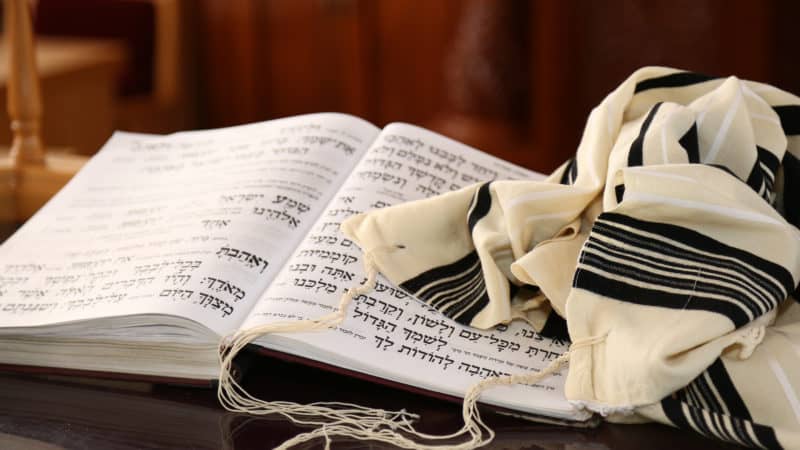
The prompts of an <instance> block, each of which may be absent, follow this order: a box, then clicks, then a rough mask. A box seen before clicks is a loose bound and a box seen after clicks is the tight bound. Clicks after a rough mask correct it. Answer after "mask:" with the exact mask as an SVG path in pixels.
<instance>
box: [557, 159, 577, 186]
mask: <svg viewBox="0 0 800 450" xmlns="http://www.w3.org/2000/svg"><path fill="white" fill-rule="evenodd" d="M576 178H578V161H577V159H576V158H572V159H570V160H569V161H567V165H566V166H565V167H564V172H562V173H561V178H560V179H559V180H558V183H559V184H565V185H571V184H573V183H575V179H576Z"/></svg>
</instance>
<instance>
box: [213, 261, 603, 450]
mask: <svg viewBox="0 0 800 450" xmlns="http://www.w3.org/2000/svg"><path fill="white" fill-rule="evenodd" d="M396 249H397V248H396V247H393V246H386V247H383V248H378V249H373V250H372V251H368V252H365V254H364V259H363V261H364V268H365V270H366V273H367V278H366V280H365V281H364V282H363V283H362V284H361V285H359V286H357V287H351V288H350V289H348V290H347V291H346V292H345V293H344V294H343V295H342V298H341V299H340V301H339V305H338V307H337V309H336V310H335V311H334V312H332V313H330V314H327V315H324V316H322V317H319V318H316V319H307V320H301V321H291V322H274V323H269V324H264V325H260V326H258V327H253V328H250V329H247V330H240V331H237V332H236V333H234V334H233V335H231V336H230V337H228V338H225V339H223V340H222V341H221V342H220V346H219V362H220V375H219V386H218V389H217V398H218V399H219V402H220V404H222V406H223V407H225V409H227V410H228V411H231V412H238V413H246V414H252V415H269V414H278V415H281V416H283V417H285V418H286V419H288V420H290V421H292V422H293V423H295V424H297V425H303V426H313V427H315V429H314V430H312V431H309V432H305V433H302V434H299V435H297V436H295V437H293V438H291V439H289V440H287V441H285V442H284V443H283V444H281V445H280V446H278V447H276V449H289V448H291V447H293V446H295V445H298V444H301V443H304V442H308V441H311V440H314V439H318V438H323V439H324V440H325V448H326V449H328V448H330V443H331V438H333V437H346V438H351V439H356V440H367V441H378V442H384V443H387V444H392V445H395V446H397V447H400V448H405V449H412V450H433V449H450V450H471V449H475V448H479V447H482V446H484V445H487V444H489V443H490V442H491V441H492V440H493V439H494V436H495V433H494V431H493V430H492V429H491V428H489V427H488V426H487V425H486V424H485V423H484V422H483V419H482V418H481V415H480V411H479V410H478V406H477V402H478V399H479V398H480V396H481V394H482V393H483V392H484V391H486V390H487V389H490V388H492V387H495V386H510V385H514V384H535V383H537V382H539V381H541V380H542V379H544V378H545V377H548V376H550V375H551V374H553V373H555V372H557V371H558V370H559V369H561V367H562V366H564V365H565V364H566V363H567V362H568V361H569V357H570V351H571V350H572V349H574V348H577V347H582V346H586V345H592V344H594V343H596V342H599V341H600V340H602V339H604V338H605V336H600V337H595V338H589V339H586V340H583V341H582V342H579V343H573V344H572V346H571V347H570V351H567V352H564V353H563V354H562V355H561V356H559V357H558V358H556V359H555V360H554V361H553V362H552V363H550V364H549V365H548V366H547V367H545V368H544V369H543V370H541V371H539V372H529V373H525V374H517V375H508V376H502V377H490V378H486V379H484V380H482V381H480V382H478V383H476V384H475V385H473V386H472V387H471V388H470V389H469V390H468V391H467V393H466V394H465V396H464V403H463V406H462V410H461V415H462V419H463V422H464V425H463V426H462V427H461V429H459V430H458V431H456V432H454V433H451V434H447V435H431V434H427V433H423V432H420V431H418V430H416V429H415V428H414V425H413V423H414V422H415V421H416V420H417V419H419V416H417V415H416V414H412V413H409V412H407V411H406V410H405V409H402V410H399V411H386V410H383V409H376V408H369V407H364V406H360V405H354V404H351V403H341V402H316V403H310V404H305V405H303V404H298V403H293V402H286V401H265V400H261V399H258V398H256V397H253V396H252V395H250V394H249V393H248V392H247V391H246V390H245V389H244V388H243V387H242V386H241V385H240V384H239V383H238V382H237V381H236V380H235V379H234V377H233V376H232V373H231V370H232V367H233V360H234V357H235V356H236V354H237V353H238V352H239V351H241V350H242V349H243V348H244V347H246V346H247V345H248V344H250V343H251V342H253V341H254V340H256V339H257V338H259V337H261V336H264V335H266V334H269V333H289V332H301V331H302V332H306V331H315V330H325V329H329V328H332V327H335V326H337V325H339V324H340V323H342V321H343V320H344V318H345V317H346V311H347V307H348V305H349V304H350V303H352V301H353V299H355V298H356V297H358V296H359V295H362V294H366V293H368V292H369V291H371V290H372V289H374V287H375V283H376V279H377V276H378V270H377V265H376V263H375V260H374V252H375V251H393V250H396ZM462 437H468V439H467V440H464V441H462V442H461V443H458V444H453V443H441V442H438V443H437V441H445V440H453V439H456V438H462Z"/></svg>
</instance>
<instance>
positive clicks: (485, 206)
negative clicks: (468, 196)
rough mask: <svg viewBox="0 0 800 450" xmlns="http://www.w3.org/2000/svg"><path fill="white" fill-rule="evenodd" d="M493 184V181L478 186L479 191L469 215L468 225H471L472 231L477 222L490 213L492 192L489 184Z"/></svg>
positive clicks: (470, 229)
mask: <svg viewBox="0 0 800 450" xmlns="http://www.w3.org/2000/svg"><path fill="white" fill-rule="evenodd" d="M491 184H492V183H484V184H483V185H481V187H480V188H478V192H477V193H476V194H475V198H474V199H473V205H472V209H471V211H470V212H469V215H468V216H467V226H469V231H470V233H471V232H472V229H473V228H475V224H477V223H478V221H479V220H481V219H483V218H484V217H485V216H486V215H487V214H489V210H490V209H491V208H492V194H491V192H489V186H490V185H491Z"/></svg>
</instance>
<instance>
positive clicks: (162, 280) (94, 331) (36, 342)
mask: <svg viewBox="0 0 800 450" xmlns="http://www.w3.org/2000/svg"><path fill="white" fill-rule="evenodd" d="M541 178H542V175H540V174H537V173H534V172H531V171H529V170H526V169H524V168H521V167H518V166H515V165H513V164H511V163H508V162H505V161H502V160H500V159H498V158H495V157H492V156H490V155H488V154H485V153H482V152H480V151H477V150H475V149H472V148H469V147H467V146H465V145H463V144H460V143H458V142H455V141H453V140H450V139H448V138H445V137H443V136H441V135H438V134H436V133H433V132H431V131H428V130H425V129H422V128H419V127H415V126H412V125H408V124H402V123H395V124H390V125H388V126H386V127H385V128H383V129H379V128H377V127H375V126H373V125H371V124H369V123H367V122H365V121H364V120H362V119H359V118H356V117H352V116H348V115H344V114H335V113H323V114H311V115H305V116H298V117H291V118H286V119H279V120H273V121H269V122H263V123H255V124H249V125H243V126H236V127H231V128H224V129H217V130H207V131H189V132H182V133H176V134H172V135H168V136H157V135H145V134H134V133H125V132H117V133H115V134H114V135H113V137H112V138H111V139H110V140H109V141H108V143H107V144H106V145H105V146H104V147H103V148H102V149H101V150H100V151H99V152H98V154H97V155H96V156H95V157H94V158H92V159H91V160H90V161H89V162H88V163H87V165H86V166H85V167H84V168H83V169H82V170H81V171H80V172H79V173H78V174H77V175H76V176H75V177H74V178H73V179H72V180H71V181H70V182H69V183H68V185H67V186H66V187H65V188H64V189H63V190H62V191H61V192H59V193H58V194H57V195H56V196H55V197H53V198H52V199H51V200H50V202H49V203H47V204H46V205H45V206H44V207H43V208H42V209H41V210H40V211H39V212H38V213H37V214H36V215H35V216H34V217H32V218H31V219H30V220H29V221H28V222H27V223H25V224H24V225H23V226H22V227H21V228H20V229H19V230H18V231H17V232H16V233H15V234H14V235H13V236H12V237H10V238H9V239H8V240H7V241H6V242H5V243H3V244H2V246H0V363H1V364H4V365H6V366H23V367H27V368H32V369H34V370H40V371H57V370H67V371H83V372H87V373H91V372H97V373H110V374H117V375H120V376H128V377H141V378H147V377H151V378H152V377H158V378H161V379H173V380H183V381H201V382H206V383H207V382H209V381H213V380H215V379H217V378H218V376H219V371H220V367H219V364H220V363H219V353H218V349H219V344H220V341H221V339H222V338H224V337H225V336H227V335H229V334H231V333H233V332H236V331H237V330H245V329H248V328H252V327H256V326H259V325H263V324H267V323H271V322H276V321H282V322H285V321H293V320H303V319H314V318H316V317H319V316H322V315H325V314H328V313H330V312H331V311H333V310H334V309H335V308H336V307H337V305H338V302H339V299H340V297H341V296H342V294H343V293H344V292H345V291H346V290H347V289H348V288H350V287H353V286H356V285H358V284H359V283H361V282H362V280H363V279H364V276H365V271H364V269H363V267H362V261H361V259H362V258H363V256H362V252H361V250H360V249H359V248H358V247H357V246H356V245H355V244H354V243H353V242H352V241H351V240H349V239H347V238H346V237H345V236H344V235H343V234H342V233H341V231H340V229H339V226H340V224H341V222H342V221H343V220H344V219H346V218H347V217H349V216H352V215H354V214H357V213H360V212H365V211H368V210H371V209H374V208H382V207H385V206H388V205H393V204H397V203H400V202H404V201H409V200H417V199H422V198H426V197H430V196H434V195H438V194H441V193H445V192H447V191H451V190H457V189H459V188H461V187H464V186H467V185H470V184H473V183H476V182H481V181H488V180H492V179H541ZM465 220H466V218H465ZM567 346H568V343H567V342H564V341H561V340H559V339H550V338H546V337H543V336H540V335H539V334H537V333H536V332H534V330H533V329H532V328H531V327H530V326H529V325H527V324H526V323H524V322H522V321H513V322H511V323H508V324H506V325H501V326H498V327H496V328H494V329H491V330H485V331H484V330H477V329H473V328H470V327H467V326H463V325H460V324H459V323H457V322H455V321H453V320H451V319H449V318H447V317H445V316H444V315H442V314H441V313H439V312H438V311H437V310H435V309H434V308H432V307H430V306H428V305H426V304H425V303H423V302H421V301H419V300H417V299H415V298H413V297H412V296H410V295H409V294H408V293H407V292H405V291H404V290H403V289H401V288H400V287H398V286H394V285H392V284H391V283H390V282H389V281H387V280H386V279H385V278H381V277H379V278H378V281H377V283H376V287H375V289H374V290H373V291H371V292H369V293H366V294H362V295H359V296H358V297H356V298H355V299H354V301H353V303H352V304H351V305H349V307H348V309H347V317H346V319H345V320H344V322H343V323H342V324H340V325H338V326H336V327H335V328H332V329H327V330H322V331H314V332H294V333H283V334H281V333H277V334H269V335H266V336H263V337H261V338H258V339H257V340H256V341H255V342H254V344H253V345H252V346H251V348H252V349H253V350H254V351H255V353H256V354H258V353H264V354H271V355H283V356H284V357H286V358H290V359H296V360H302V361H305V362H309V363H310V364H315V365H319V366H323V367H326V368H331V369H333V370H339V371H344V372H346V373H348V374H352V375H353V376H359V377H364V378H369V379H373V380H381V381H382V382H387V383H392V384H394V385H401V386H405V387H408V388H411V389H415V390H422V391H425V392H429V393H434V394H436V395H443V396H448V397H456V398H458V397H463V395H464V393H465V392H466V390H467V389H468V388H469V387H470V386H472V385H473V384H475V383H476V382H478V381H480V380H482V379H484V378H487V377H492V376H497V375H503V374H515V373H527V372H531V371H537V370H541V369H542V368H544V367H545V366H547V365H548V364H549V363H550V362H551V361H552V360H554V359H555V358H557V357H558V356H559V355H560V354H562V353H563V352H565V351H566V350H567ZM564 378H565V374H556V375H555V376H551V377H548V378H547V379H546V380H544V381H542V382H541V383H538V384H535V385H530V386H528V385H516V386H513V387H498V388H496V389H492V390H490V391H487V392H486V393H485V394H484V395H483V396H482V397H481V402H482V403H487V404H490V405H494V406H496V407H500V408H502V409H506V410H511V411H514V412H515V413H521V414H525V415H534V416H546V417H551V418H553V419H556V420H567V421H583V420H586V419H587V418H588V413H586V412H580V411H577V410H576V409H575V408H574V407H573V406H571V405H570V403H569V402H567V400H566V399H565V397H564V393H563V385H564Z"/></svg>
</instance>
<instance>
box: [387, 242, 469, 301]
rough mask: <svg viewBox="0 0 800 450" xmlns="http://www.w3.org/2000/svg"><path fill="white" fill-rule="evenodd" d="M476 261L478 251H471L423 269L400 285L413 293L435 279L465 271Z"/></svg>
mask: <svg viewBox="0 0 800 450" xmlns="http://www.w3.org/2000/svg"><path fill="white" fill-rule="evenodd" d="M476 262H479V258H478V253H477V252H475V251H472V252H470V253H468V254H466V255H465V256H464V257H463V258H461V259H459V260H458V261H455V262H453V263H450V264H446V265H444V266H439V267H434V268H433V269H430V270H428V271H425V272H423V273H421V274H419V275H417V276H415V277H414V278H411V279H410V280H407V281H404V282H402V283H400V287H402V288H403V289H405V290H407V291H408V292H411V293H412V294H413V293H415V292H417V291H419V290H420V289H422V288H423V287H425V286H426V285H428V284H430V283H432V282H434V281H436V280H439V279H442V278H447V277H452V276H454V275H458V274H461V273H463V272H465V271H466V270H467V269H469V268H470V267H472V266H473V265H474V264H475V263H476Z"/></svg>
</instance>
